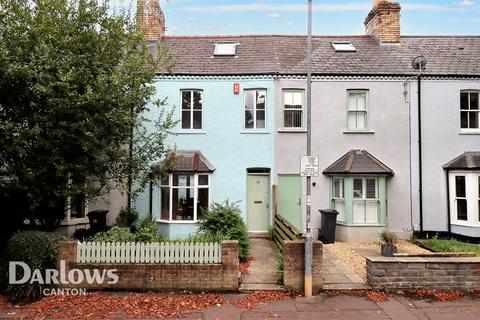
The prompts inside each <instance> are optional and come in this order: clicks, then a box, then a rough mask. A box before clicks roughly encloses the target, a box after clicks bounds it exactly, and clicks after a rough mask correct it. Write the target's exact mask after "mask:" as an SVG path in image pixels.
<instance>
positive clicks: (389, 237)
mask: <svg viewBox="0 0 480 320" xmlns="http://www.w3.org/2000/svg"><path fill="white" fill-rule="evenodd" d="M377 237H378V239H379V240H380V248H381V254H382V256H384V257H393V254H394V253H397V246H396V245H395V244H396V243H397V240H398V237H397V235H396V234H395V233H393V232H391V231H389V230H388V229H385V230H383V231H381V232H379V233H378V234H377Z"/></svg>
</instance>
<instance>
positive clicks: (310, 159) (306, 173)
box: [300, 156, 319, 177]
mask: <svg viewBox="0 0 480 320" xmlns="http://www.w3.org/2000/svg"><path fill="white" fill-rule="evenodd" d="M318 163H319V157H318V156H302V157H301V159H300V175H301V176H302V177H318V175H319V168H318Z"/></svg>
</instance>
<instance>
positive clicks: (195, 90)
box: [180, 89, 205, 132]
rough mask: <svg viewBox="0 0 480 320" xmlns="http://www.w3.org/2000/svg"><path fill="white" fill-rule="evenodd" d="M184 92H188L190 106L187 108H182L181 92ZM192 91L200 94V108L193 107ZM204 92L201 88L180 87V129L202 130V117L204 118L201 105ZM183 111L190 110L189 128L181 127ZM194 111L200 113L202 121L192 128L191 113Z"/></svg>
mask: <svg viewBox="0 0 480 320" xmlns="http://www.w3.org/2000/svg"><path fill="white" fill-rule="evenodd" d="M184 92H190V105H191V106H192V108H191V109H190V110H189V109H183V93H184ZM193 92H200V94H201V96H202V107H201V108H200V109H194V107H193V100H194V99H193ZM204 99H205V96H204V92H203V90H202V89H180V130H182V131H187V132H188V131H194V132H197V131H202V130H203V118H204V113H203V106H204ZM184 111H189V112H190V128H183V112H184ZM195 112H200V113H201V114H202V122H201V124H200V128H196V129H194V128H193V114H194V113H195Z"/></svg>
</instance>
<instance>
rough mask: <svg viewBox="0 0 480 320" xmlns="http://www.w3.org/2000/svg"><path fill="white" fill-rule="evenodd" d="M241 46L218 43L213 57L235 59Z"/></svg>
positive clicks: (231, 43) (232, 43) (233, 43)
mask: <svg viewBox="0 0 480 320" xmlns="http://www.w3.org/2000/svg"><path fill="white" fill-rule="evenodd" d="M238 45H239V44H238V43H236V42H218V43H215V44H214V46H215V49H214V51H213V55H214V56H216V57H222V56H224V57H225V56H226V57H229V56H231V57H233V56H235V55H236V53H237V46H238Z"/></svg>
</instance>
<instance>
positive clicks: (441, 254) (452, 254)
mask: <svg viewBox="0 0 480 320" xmlns="http://www.w3.org/2000/svg"><path fill="white" fill-rule="evenodd" d="M393 256H394V257H427V258H429V257H476V256H477V255H476V254H475V253H473V252H431V253H419V254H410V253H394V254H393Z"/></svg>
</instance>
